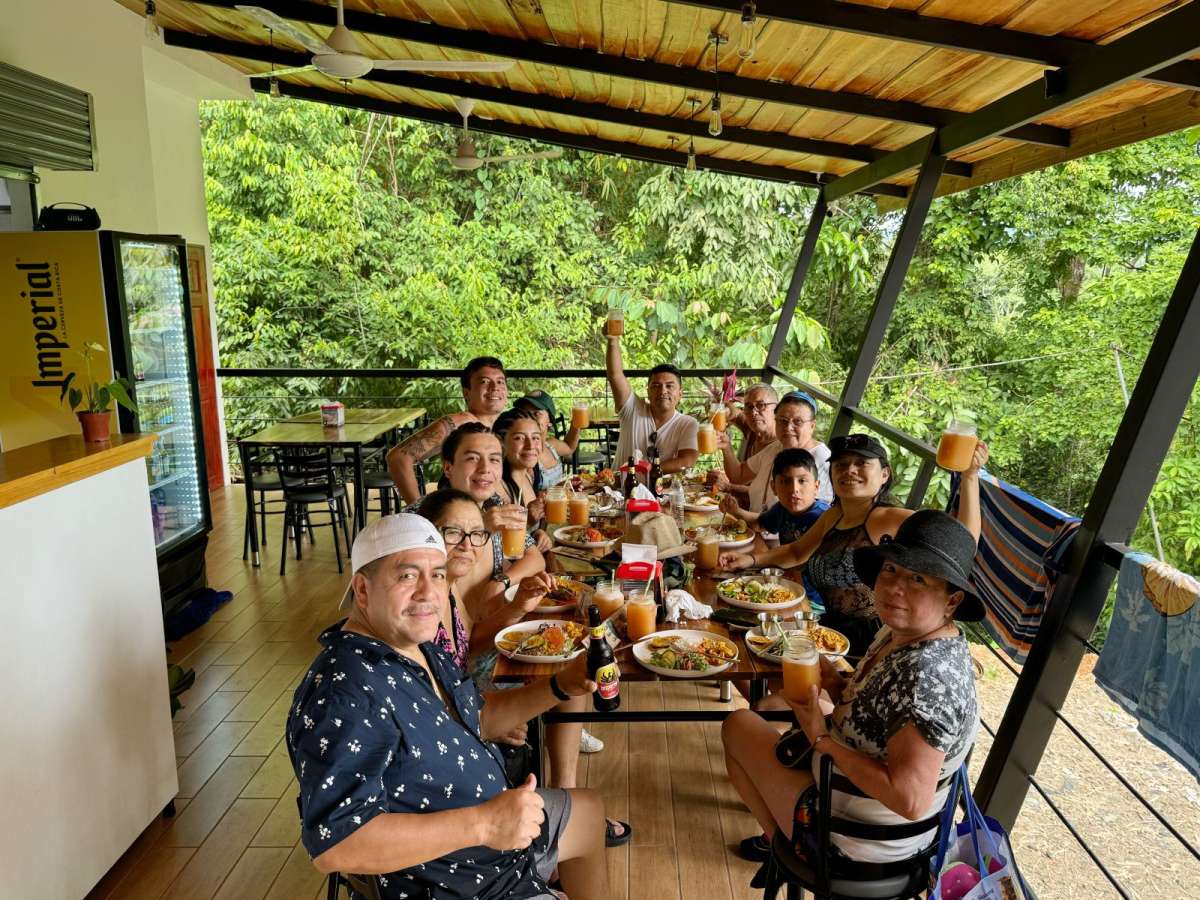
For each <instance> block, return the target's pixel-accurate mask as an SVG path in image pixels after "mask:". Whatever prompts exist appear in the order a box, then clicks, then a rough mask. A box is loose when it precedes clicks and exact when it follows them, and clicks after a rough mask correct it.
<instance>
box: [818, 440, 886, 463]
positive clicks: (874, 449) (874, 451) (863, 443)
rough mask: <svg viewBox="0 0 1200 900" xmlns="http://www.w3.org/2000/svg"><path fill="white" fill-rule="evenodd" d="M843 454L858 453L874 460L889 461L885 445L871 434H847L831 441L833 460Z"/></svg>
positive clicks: (830, 450)
mask: <svg viewBox="0 0 1200 900" xmlns="http://www.w3.org/2000/svg"><path fill="white" fill-rule="evenodd" d="M843 453H857V454H858V455H859V456H865V457H868V458H874V459H887V451H886V450H885V449H883V445H882V444H881V443H879V441H877V440H875V438H873V437H871V435H869V434H847V435H843V436H842V437H835V438H832V439H831V440H830V441H829V455H830V458H831V459H832V458H833V457H835V456H839V455H841V454H843Z"/></svg>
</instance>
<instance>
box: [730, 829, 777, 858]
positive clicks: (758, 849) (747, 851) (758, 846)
mask: <svg viewBox="0 0 1200 900" xmlns="http://www.w3.org/2000/svg"><path fill="white" fill-rule="evenodd" d="M738 855H739V856H741V857H742V859H748V860H750V862H766V861H767V860H768V859H770V858H771V842H770V841H769V840H767V836H766V835H765V834H756V835H754V837H748V838H742V842H741V843H740V844H738Z"/></svg>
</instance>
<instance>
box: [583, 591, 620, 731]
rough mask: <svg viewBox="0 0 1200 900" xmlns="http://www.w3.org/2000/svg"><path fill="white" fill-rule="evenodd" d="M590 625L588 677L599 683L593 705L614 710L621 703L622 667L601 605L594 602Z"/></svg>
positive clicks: (593, 696) (594, 694)
mask: <svg viewBox="0 0 1200 900" xmlns="http://www.w3.org/2000/svg"><path fill="white" fill-rule="evenodd" d="M588 627H589V628H591V630H592V639H591V641H590V642H589V643H588V652H587V669H588V677H589V678H591V679H592V681H594V682H596V685H597V687H596V690H595V692H594V693H593V694H592V706H594V707H595V708H596V710H597V711H598V712H612V711H613V710H614V709H616V708H617V707H619V706H620V705H621V668H620V666H618V665H617V660H616V657H615V656H613V651H612V647H610V646H609V644H608V640H607V639H606V637H605V632H606V631H607V628H606V627H605V625H604V623H603V621H602V620H601V619H600V607H598V606H596V605H595V604H594V603H593V604H592V605H591V606H589V607H588Z"/></svg>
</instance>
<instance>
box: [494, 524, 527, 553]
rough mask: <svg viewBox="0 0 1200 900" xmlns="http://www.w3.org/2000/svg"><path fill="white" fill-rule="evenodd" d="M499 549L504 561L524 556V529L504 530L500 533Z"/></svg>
mask: <svg viewBox="0 0 1200 900" xmlns="http://www.w3.org/2000/svg"><path fill="white" fill-rule="evenodd" d="M500 548H501V549H502V550H503V551H504V558H505V559H520V558H521V557H522V556H524V555H525V529H524V528H505V529H503V531H501V537H500Z"/></svg>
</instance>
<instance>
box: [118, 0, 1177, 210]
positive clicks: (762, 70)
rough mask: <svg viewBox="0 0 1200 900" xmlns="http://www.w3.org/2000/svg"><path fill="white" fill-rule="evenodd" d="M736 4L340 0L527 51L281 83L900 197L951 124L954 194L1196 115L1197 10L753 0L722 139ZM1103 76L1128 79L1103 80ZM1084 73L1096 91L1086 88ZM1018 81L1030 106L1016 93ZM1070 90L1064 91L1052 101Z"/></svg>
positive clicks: (250, 37) (437, 34)
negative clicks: (717, 47)
mask: <svg viewBox="0 0 1200 900" xmlns="http://www.w3.org/2000/svg"><path fill="white" fill-rule="evenodd" d="M117 2H120V3H122V5H124V6H126V7H128V8H130V9H131V10H134V11H136V12H139V13H141V12H142V11H143V9H144V0H117ZM331 3H332V0H331ZM257 5H259V6H262V7H264V8H266V9H269V10H271V11H272V12H275V13H277V14H278V15H280V16H282V17H283V18H285V19H288V20H289V21H290V22H292V23H294V24H296V25H297V26H298V27H300V28H302V29H303V30H304V31H306V32H308V33H310V34H312V35H313V36H314V37H316V38H318V39H320V40H324V39H325V37H326V36H327V35H328V33H329V30H330V27H331V26H332V24H333V22H334V10H333V8H332V6H327V5H326V4H324V3H320V2H306V0H259V2H258V3H257ZM157 6H158V17H159V22H160V24H161V25H162V26H163V27H164V28H165V29H166V40H167V42H168V43H170V44H175V45H179V46H185V47H190V48H193V49H197V50H201V51H203V52H209V53H212V54H213V55H215V56H217V57H218V58H220V59H221V60H223V61H225V62H226V63H228V64H229V65H231V66H233V67H235V68H236V69H238V70H240V71H242V72H247V73H250V72H267V71H269V70H270V68H271V63H272V61H273V62H274V64H275V66H276V67H279V66H291V65H304V64H306V63H307V62H308V56H309V54H308V51H306V50H304V48H303V47H302V46H301V45H300V44H298V43H297V42H296V41H294V40H292V39H291V38H289V37H287V36H284V35H280V34H278V33H275V34H274V35H272V36H270V37H269V36H268V32H267V29H266V28H264V27H263V26H262V25H261V24H260V23H259V22H258V21H256V20H255V19H254V18H252V17H251V16H249V15H247V14H246V13H244V12H242V11H239V10H238V9H236V6H235V0H157ZM740 9H741V0H671V2H663V0H346V24H347V25H348V26H349V27H350V29H351V30H353V31H354V32H355V33H356V34H357V35H358V37H359V39H360V40H361V42H362V43H363V45H364V48H365V52H366V53H367V54H368V55H370V56H373V57H377V58H381V59H387V58H400V59H409V58H414V59H430V60H461V59H515V60H517V61H518V62H517V64H516V65H515V66H514V67H513V68H511V69H509V70H508V71H506V72H502V73H469V74H468V73H456V74H451V73H429V74H426V73H413V72H405V73H399V72H381V71H375V72H372V73H371V74H370V75H368V76H367V77H366V78H362V79H358V80H355V81H352V82H350V83H349V84H348V85H343V84H342V83H340V82H337V81H335V80H333V79H330V78H327V77H326V76H324V75H321V74H319V73H317V72H315V71H310V72H305V73H299V74H294V75H288V76H286V77H285V78H283V79H281V81H282V82H283V85H282V86H283V90H284V93H287V94H291V95H293V96H303V97H307V98H309V99H315V100H322V101H325V102H335V103H351V104H353V105H359V106H363V107H364V108H368V109H374V110H377V111H382V112H392V113H396V114H399V115H407V116H411V117H414V118H422V119H425V120H427V121H438V122H446V123H448V124H454V123H456V122H457V121H458V116H457V113H456V112H455V109H454V97H455V96H467V97H473V98H475V99H476V100H477V104H476V109H475V117H474V118H473V120H472V127H477V130H480V131H493V132H495V133H502V134H508V135H510V136H514V137H533V138H538V139H542V140H546V141H549V142H551V143H561V144H564V145H566V146H574V147H580V148H584V149H594V150H598V151H600V152H610V153H623V154H625V155H628V156H631V157H640V158H644V159H650V160H653V161H657V162H665V163H669V164H675V165H682V164H683V163H684V162H685V161H686V148H687V144H688V140H689V138H691V139H694V141H695V149H696V153H697V156H698V162H699V166H700V167H701V168H711V169H714V170H716V171H725V172H732V173H735V174H747V175H754V176H758V177H766V178H776V179H783V180H789V181H795V182H799V183H804V184H818V183H833V182H835V180H836V179H837V178H839V177H841V176H846V175H849V174H850V173H852V172H855V171H856V170H858V169H861V168H862V167H864V166H868V165H875V166H877V167H878V166H883V168H881V169H880V172H881V173H882V175H881V177H874V176H872V177H868V175H872V173H874V171H875V170H874V169H867V170H864V171H863V172H859V173H858V175H857V176H856V177H855V178H853V179H847V181H846V182H845V183H844V184H845V185H847V186H849V185H851V184H855V185H862V186H861V187H856V188H855V189H861V190H866V191H869V192H873V193H878V194H882V195H884V196H885V197H891V198H893V199H892V201H891V202H893V203H894V202H902V201H900V200H899V198H902V197H903V196H904V195H905V193H906V190H907V187H908V186H909V185H911V184H912V182H913V180H914V179H915V174H916V171H915V168H914V167H913V166H911V165H907V166H906V165H901V164H900V162H899V161H900V159H901V158H900V157H899V156H895V157H889V154H892V153H893V152H895V151H900V150H903V149H905V148H908V150H909V153H910V156H911V154H912V153H913V152H915V151H917V150H918V149H919V147H920V146H924V145H922V144H920V142H922V141H923V139H924V140H926V143H928V140H935V141H936V140H940V136H941V135H942V134H946V135H947V136H949V135H950V134H951V132H953V133H955V134H957V135H959V136H961V135H963V134H967V135H968V137H969V138H971V139H970V140H969V141H968V142H967V143H963V141H961V140H959V141H950V142H949V143H950V144H952V145H953V146H949V147H946V148H945V149H944V150H943V151H941V152H944V153H945V155H947V156H948V158H949V160H950V164H949V166H948V169H947V174H946V175H944V176H943V178H942V181H941V184H940V185H939V193H948V192H952V191H957V190H962V189H964V188H966V187H970V186H975V185H977V184H984V183H988V182H990V181H995V180H998V179H1001V178H1006V177H1009V176H1012V175H1016V174H1020V173H1022V172H1026V171H1030V170H1033V169H1037V168H1041V167H1044V166H1046V165H1051V164H1053V163H1056V162H1060V161H1063V160H1065V159H1070V158H1073V157H1077V156H1082V155H1086V154H1088V153H1093V152H1096V151H1098V150H1103V149H1107V148H1109V147H1113V146H1119V145H1122V144H1126V143H1130V142H1133V141H1137V140H1141V139H1143V138H1147V137H1151V136H1154V135H1157V134H1163V133H1166V132H1169V131H1173V130H1177V129H1179V128H1183V127H1186V126H1190V125H1194V124H1197V123H1200V93H1197V91H1198V90H1200V61H1194V60H1192V59H1191V58H1190V57H1192V56H1193V55H1194V54H1198V53H1200V28H1196V27H1193V26H1195V25H1196V24H1198V23H1200V19H1197V18H1196V13H1198V12H1200V2H1198V3H1197V5H1196V8H1193V6H1192V4H1189V3H1186V2H1182V0H858V2H843V0H803V2H800V0H760V2H758V4H757V19H756V23H755V25H756V29H757V47H756V51H755V53H754V55H753V56H752V57H751V58H750V59H748V60H743V59H741V58H740V57H738V56H737V55H736V54H735V53H734V52H733V44H732V43H730V44H727V45H725V46H723V47H722V48H721V54H720V89H721V95H722V120H723V123H724V131H723V133H722V134H721V136H720V137H717V138H712V137H710V136H709V135H708V132H707V130H706V126H707V104H708V102H709V100H710V98H711V97H712V93H713V90H714V89H715V87H716V76H715V74H714V71H713V50H712V45H711V43H710V42H709V35H710V33H712V32H714V31H716V32H719V33H722V34H725V35H729V36H731V38H733V39H734V40H736V36H737V33H738V29H739V28H740V27H741V23H740V12H739V11H740ZM1143 28H1145V29H1146V31H1145V32H1143V33H1142V34H1140V35H1139V33H1138V32H1139V30H1140V29H1143ZM1188 29H1190V30H1188ZM1183 34H1191V35H1194V37H1192V38H1191V39H1190V40H1191V41H1192V42H1193V43H1192V44H1191V45H1189V38H1187V37H1178V35H1183ZM269 42H270V44H271V46H268V43H269ZM1160 48H1161V49H1160ZM1147 60H1149V61H1150V62H1152V63H1153V65H1147V64H1146V63H1147ZM1096 72H1101V73H1104V72H1112V73H1113V74H1114V77H1113V78H1112V79H1107V80H1106V78H1105V77H1100V78H1099V82H1102V83H1098V82H1097V77H1096V75H1095V73H1096ZM1045 73H1049V74H1048V75H1046V74H1045ZM1089 73H1091V79H1090V81H1089V79H1088V75H1089ZM1130 73H1134V77H1129V75H1130ZM1077 74H1078V77H1077ZM1056 78H1057V79H1060V80H1055V79H1056ZM1117 78H1120V80H1119V81H1118V83H1115V84H1111V85H1110V83H1109V82H1110V81H1116V80H1117ZM254 81H255V84H256V86H257V87H259V88H265V87H266V80H265V79H255V80H254ZM1031 85H1040V87H1031ZM1077 85H1083V86H1084V87H1090V89H1089V90H1082V89H1080V90H1079V91H1076V92H1075V94H1072V93H1071V91H1072V90H1073V89H1074V88H1075V87H1076V86H1077ZM1022 88H1024V89H1025V96H1026V97H1027V98H1028V99H1029V101H1030V102H1029V103H1026V104H1025V107H1023V108H1022V107H1018V106H1016V105H1015V103H1014V102H1013V98H1012V97H1010V96H1009V95H1013V94H1014V92H1018V93H1019V92H1020V89H1022ZM1060 89H1061V90H1063V91H1064V93H1063V95H1062V98H1060V99H1064V101H1065V100H1066V99H1069V100H1070V102H1059V100H1058V99H1054V97H1053V96H1052V98H1051V100H1049V101H1046V102H1040V103H1039V102H1037V101H1038V97H1037V95H1038V94H1042V95H1045V94H1050V95H1054V94H1056V92H1057V91H1059V90H1060ZM1076 97H1077V99H1071V98H1076ZM690 99H696V100H699V101H700V102H699V103H698V104H696V105H695V106H694V107H693V105H692V104H690V103H689V100H690ZM1022 109H1024V112H1022ZM1029 111H1032V113H1033V114H1034V115H1033V117H1032V118H1030V116H1029ZM1010 113H1011V114H1012V115H1018V114H1020V118H1019V119H1015V120H1014V121H1015V123H1016V127H990V126H992V125H995V124H996V123H999V124H1001V125H1004V124H1006V123H1007V122H1008V121H1009V120H1007V119H1005V115H1006V114H1010ZM972 114H974V116H973V117H972ZM976 123H979V124H980V125H981V127H980V128H978V129H975V130H972V128H971V127H969V126H973V125H974V124H976ZM983 126H989V127H983ZM976 134H978V135H981V136H982V137H979V138H975V137H974V136H975V135H976ZM930 135H933V137H932V138H930ZM956 144H963V145H962V146H957V145H956ZM907 158H908V157H906V159H907ZM911 158H912V159H915V160H916V162H917V163H919V161H920V157H919V156H913V157H911ZM880 160H883V162H880ZM910 161H911V160H910ZM893 163H895V164H894V165H893Z"/></svg>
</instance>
